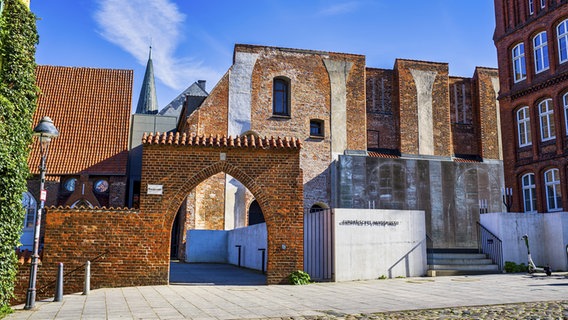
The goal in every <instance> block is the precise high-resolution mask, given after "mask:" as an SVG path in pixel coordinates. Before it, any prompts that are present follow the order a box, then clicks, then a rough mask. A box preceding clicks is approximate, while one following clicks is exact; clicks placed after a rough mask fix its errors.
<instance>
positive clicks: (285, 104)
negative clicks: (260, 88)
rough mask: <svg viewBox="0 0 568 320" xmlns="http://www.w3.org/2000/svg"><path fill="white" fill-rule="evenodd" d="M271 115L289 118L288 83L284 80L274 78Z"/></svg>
mask: <svg viewBox="0 0 568 320" xmlns="http://www.w3.org/2000/svg"><path fill="white" fill-rule="evenodd" d="M272 114H273V115H275V116H285V117H289V116H290V81H289V80H288V79H286V78H281V77H279V78H274V82H273V85H272Z"/></svg>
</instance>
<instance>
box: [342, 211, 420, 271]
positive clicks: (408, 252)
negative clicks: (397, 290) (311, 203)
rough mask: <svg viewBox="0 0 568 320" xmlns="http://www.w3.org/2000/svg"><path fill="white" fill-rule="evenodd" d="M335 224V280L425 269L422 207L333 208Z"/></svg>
mask: <svg viewBox="0 0 568 320" xmlns="http://www.w3.org/2000/svg"><path fill="white" fill-rule="evenodd" d="M383 223H391V224H393V225H383ZM334 228H335V234H334V235H335V241H334V242H335V244H334V247H335V262H334V263H335V268H334V269H335V281H349V280H365V279H377V278H379V277H380V276H382V275H385V276H387V277H389V278H394V277H397V276H403V277H416V276H423V275H424V274H425V273H426V269H427V261H426V221H425V216H424V211H401V210H364V209H363V210H362V209H334Z"/></svg>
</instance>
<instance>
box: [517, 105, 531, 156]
mask: <svg viewBox="0 0 568 320" xmlns="http://www.w3.org/2000/svg"><path fill="white" fill-rule="evenodd" d="M517 126H518V134H519V147H525V146H528V145H531V144H532V140H531V118H530V115H529V107H522V108H521V109H519V111H517Z"/></svg>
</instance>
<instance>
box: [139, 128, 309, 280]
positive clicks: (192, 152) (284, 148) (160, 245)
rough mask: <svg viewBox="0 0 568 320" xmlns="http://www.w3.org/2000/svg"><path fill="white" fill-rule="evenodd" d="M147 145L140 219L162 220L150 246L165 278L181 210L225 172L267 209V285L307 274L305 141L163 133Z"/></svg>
mask: <svg viewBox="0 0 568 320" xmlns="http://www.w3.org/2000/svg"><path fill="white" fill-rule="evenodd" d="M142 142H143V156H142V181H141V195H140V214H148V215H153V216H155V218H156V219H155V221H156V224H155V226H154V227H155V228H156V230H155V232H157V234H156V237H153V238H149V240H148V242H149V243H148V244H147V245H148V246H151V247H152V250H155V252H154V255H155V257H156V258H157V259H158V260H160V261H161V263H159V265H160V266H163V268H164V270H160V272H159V273H160V274H166V275H167V274H168V270H169V254H170V253H169V249H168V248H169V245H170V243H169V242H170V236H169V235H170V232H171V227H172V224H173V222H174V219H175V216H176V213H177V210H178V208H179V207H180V205H181V204H182V202H183V201H184V199H185V197H186V196H187V194H188V193H189V192H190V191H191V190H192V189H193V188H195V187H196V186H197V185H198V184H199V183H201V182H202V181H204V180H206V179H208V178H209V177H211V176H213V175H215V174H217V173H220V172H224V173H226V174H229V175H231V176H233V177H234V178H236V179H237V180H239V181H240V182H241V183H242V184H243V185H244V186H245V187H246V188H248V189H249V191H250V192H251V193H252V194H253V196H254V197H255V199H256V200H257V201H258V203H259V205H260V208H261V209H262V212H263V214H264V217H265V220H266V228H267V234H268V236H267V238H268V248H267V259H268V260H267V270H266V274H267V283H268V284H277V283H285V282H286V278H287V276H288V275H289V274H290V273H291V272H293V271H296V270H303V175H302V170H301V169H300V149H301V147H302V144H301V141H300V140H298V139H290V138H280V137H278V138H273V137H272V138H267V137H264V138H261V137H257V136H254V135H249V136H242V137H235V138H232V137H224V136H222V137H220V136H216V137H212V136H209V137H205V136H201V137H197V136H193V135H191V136H186V135H185V134H184V135H179V134H173V133H169V134H159V133H158V134H155V135H154V134H150V135H148V136H147V135H145V136H144V138H143V141H142ZM160 190H161V191H160ZM166 280H167V279H166Z"/></svg>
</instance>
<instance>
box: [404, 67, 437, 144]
mask: <svg viewBox="0 0 568 320" xmlns="http://www.w3.org/2000/svg"><path fill="white" fill-rule="evenodd" d="M410 73H411V74H412V77H413V78H414V83H415V84H416V91H417V108H418V110H417V111H418V112H417V113H418V119H417V122H418V153H419V154H421V155H434V121H433V116H432V114H433V112H432V88H433V86H434V81H435V80H436V74H437V73H436V72H434V71H422V70H415V69H410Z"/></svg>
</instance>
